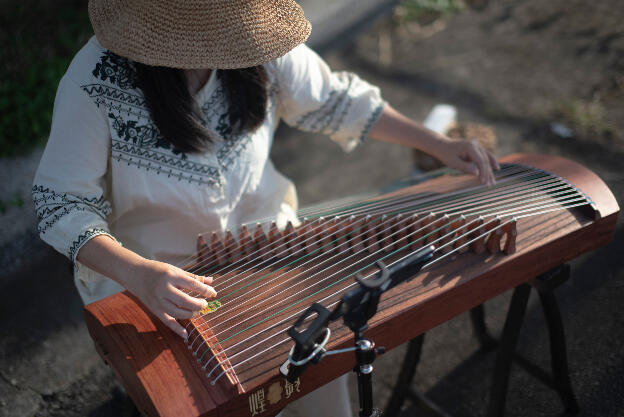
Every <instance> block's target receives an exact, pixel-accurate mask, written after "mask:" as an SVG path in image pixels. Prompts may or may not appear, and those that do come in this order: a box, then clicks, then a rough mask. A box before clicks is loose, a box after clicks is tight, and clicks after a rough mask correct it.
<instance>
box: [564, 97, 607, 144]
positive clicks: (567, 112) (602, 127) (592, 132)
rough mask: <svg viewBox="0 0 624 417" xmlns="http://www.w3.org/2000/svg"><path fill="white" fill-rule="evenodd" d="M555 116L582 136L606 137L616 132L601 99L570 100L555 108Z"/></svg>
mask: <svg viewBox="0 0 624 417" xmlns="http://www.w3.org/2000/svg"><path fill="white" fill-rule="evenodd" d="M554 113H555V118H556V119H557V120H560V121H561V122H562V123H563V124H565V125H567V126H568V127H570V128H571V129H572V130H573V131H574V135H575V136H577V137H581V138H591V137H596V136H599V137H605V138H611V137H613V136H614V134H615V129H614V127H613V126H612V125H611V124H610V123H609V122H608V121H607V119H606V114H607V111H606V109H605V107H604V105H603V104H602V103H601V102H600V101H599V100H591V101H585V100H579V99H575V100H569V101H564V102H562V103H560V104H559V105H558V106H557V108H556V109H555V112H554Z"/></svg>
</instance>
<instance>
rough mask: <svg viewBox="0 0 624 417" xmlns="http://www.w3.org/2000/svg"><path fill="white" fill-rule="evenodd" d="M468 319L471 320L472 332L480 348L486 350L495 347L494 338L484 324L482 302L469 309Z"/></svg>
mask: <svg viewBox="0 0 624 417" xmlns="http://www.w3.org/2000/svg"><path fill="white" fill-rule="evenodd" d="M470 321H471V322H472V329H473V330H474V334H475V336H476V338H477V340H478V341H479V344H480V345H481V350H482V351H488V350H490V349H492V348H494V347H496V344H497V342H496V339H494V338H493V337H492V336H491V335H490V332H488V329H487V326H486V325H485V310H484V308H483V304H479V305H478V306H476V307H474V308H473V309H472V310H470Z"/></svg>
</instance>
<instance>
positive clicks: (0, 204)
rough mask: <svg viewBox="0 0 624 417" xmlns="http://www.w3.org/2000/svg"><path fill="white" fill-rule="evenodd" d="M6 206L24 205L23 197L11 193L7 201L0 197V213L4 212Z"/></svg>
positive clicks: (18, 206) (20, 206)
mask: <svg viewBox="0 0 624 417" xmlns="http://www.w3.org/2000/svg"><path fill="white" fill-rule="evenodd" d="M8 207H17V208H22V207H24V199H23V198H22V196H21V194H19V193H13V195H11V197H9V200H8V201H4V200H3V199H0V215H2V214H5V213H6V211H7V209H8Z"/></svg>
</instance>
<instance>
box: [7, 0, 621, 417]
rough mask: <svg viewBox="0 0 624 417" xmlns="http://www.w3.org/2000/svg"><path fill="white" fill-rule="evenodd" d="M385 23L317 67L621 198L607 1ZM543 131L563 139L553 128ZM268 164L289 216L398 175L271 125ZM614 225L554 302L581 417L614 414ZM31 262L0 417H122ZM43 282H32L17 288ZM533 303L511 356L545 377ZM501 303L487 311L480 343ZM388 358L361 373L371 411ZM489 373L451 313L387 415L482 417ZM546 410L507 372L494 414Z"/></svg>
mask: <svg viewBox="0 0 624 417" xmlns="http://www.w3.org/2000/svg"><path fill="white" fill-rule="evenodd" d="M398 20H399V17H397V16H396V15H395V16H392V17H388V18H385V19H383V20H382V21H381V22H379V23H378V24H377V25H376V26H375V27H374V28H371V30H369V31H367V32H365V33H363V34H361V35H359V36H358V37H357V38H356V39H355V40H354V42H353V44H351V45H350V46H348V47H347V48H343V49H340V50H336V51H333V52H332V53H331V54H329V55H326V56H325V58H326V59H327V60H328V62H329V63H330V65H331V66H332V67H333V68H335V69H348V70H353V71H355V72H357V73H358V74H360V75H361V76H362V77H363V78H365V79H367V80H369V81H370V82H372V83H374V84H377V85H379V86H380V87H381V89H382V92H383V95H384V97H385V98H386V99H387V100H388V101H389V102H390V103H391V104H392V105H393V106H394V107H396V108H397V109H399V110H400V111H402V112H404V113H405V114H407V115H409V116H411V117H414V118H415V119H417V120H422V119H423V118H424V117H425V116H426V114H427V112H428V111H429V110H430V108H431V107H432V106H433V105H434V104H437V103H450V104H454V105H455V106H457V108H458V111H459V118H460V120H470V121H476V122H480V123H485V124H488V125H489V126H492V127H493V128H494V129H495V131H496V133H497V137H498V140H499V146H498V150H497V153H498V154H499V155H505V154H509V153H512V152H519V151H520V152H540V153H551V154H559V155H563V156H566V157H570V158H572V159H574V160H577V161H579V162H581V163H582V164H584V165H586V166H588V167H589V168H591V169H592V170H594V171H595V172H596V173H597V174H598V175H600V176H601V177H602V178H603V179H604V180H605V181H606V182H607V184H608V185H609V187H610V188H611V189H612V191H613V193H614V194H615V195H616V198H617V199H618V201H620V202H621V201H624V166H623V164H622V162H621V161H622V157H623V156H624V136H623V135H624V134H623V133H622V132H624V117H622V114H623V110H624V25H623V24H622V22H623V21H624V4H621V1H618V0H604V1H595V2H587V1H581V0H567V1H566V0H549V1H547V2H544V1H541V0H517V1H512V0H498V1H492V2H490V3H489V4H486V5H485V7H484V8H482V9H467V10H465V11H463V12H461V13H459V14H457V15H455V16H451V17H448V18H444V19H442V20H438V21H436V22H434V23H431V24H429V25H425V26H419V25H416V24H398ZM553 123H558V125H554V127H555V129H554V130H555V131H559V132H563V133H564V134H563V135H562V134H561V133H559V134H557V133H554V132H553ZM561 126H563V127H564V128H566V129H567V130H566V129H563V130H561V129H558V127H561ZM272 155H273V159H274V161H275V163H276V165H277V166H278V168H279V169H280V170H281V171H282V172H283V173H285V174H286V175H287V176H289V177H290V178H292V179H293V180H295V182H296V183H297V186H298V191H299V196H300V200H301V202H302V204H307V203H312V202H315V201H324V200H328V199H330V198H332V197H338V196H344V195H345V194H346V193H356V192H360V191H366V190H370V189H372V188H375V187H379V186H382V185H384V184H386V183H388V182H390V181H392V180H393V179H396V178H399V177H403V176H405V175H407V174H408V173H409V172H410V170H411V169H412V161H411V158H410V155H409V153H407V152H405V151H404V150H403V149H402V148H400V147H397V146H391V145H387V144H382V143H375V142H371V141H369V142H366V143H364V144H363V145H362V146H361V147H360V148H358V149H356V150H355V151H354V152H353V153H351V154H342V153H341V152H340V151H339V148H338V147H337V146H336V145H335V144H333V143H331V142H330V141H329V140H327V139H325V138H322V137H318V136H315V135H310V134H304V133H300V132H297V131H294V130H292V129H290V128H286V127H283V128H280V130H279V131H278V135H277V138H276V141H275V145H274V149H273V154H272ZM622 224H623V220H622V219H621V218H620V220H619V223H618V229H617V232H616V236H615V241H614V242H612V243H611V244H610V245H609V246H607V247H605V248H602V249H600V250H597V251H595V252H593V253H590V254H587V255H586V256H583V257H582V258H581V259H577V260H576V261H574V262H573V276H572V279H571V280H570V282H568V283H566V284H565V285H564V286H563V287H562V288H561V289H560V291H559V293H558V297H559V300H560V303H561V309H562V314H563V317H564V326H565V330H566V336H567V342H568V351H569V361H570V373H571V378H572V384H573V387H574V389H575V392H576V394H577V397H578V401H579V404H580V406H581V410H582V411H581V414H580V415H581V416H596V417H598V416H600V417H616V416H624V350H623V349H622V346H624V311H623V309H622V305H623V302H622V300H624V258H623V257H622V255H621V254H622V253H623V251H624V230H623V228H622ZM33 253H36V255H35V257H34V260H33V262H31V263H29V264H26V266H24V267H22V268H21V269H20V270H18V271H14V272H12V273H11V274H10V276H7V277H3V279H2V281H0V286H1V287H0V288H1V290H0V329H2V330H1V332H2V335H3V336H2V339H0V416H40V417H52V416H85V415H89V416H118V415H124V413H125V410H126V408H127V407H126V406H127V404H126V400H125V396H124V394H123V390H122V388H121V387H120V385H119V383H118V382H117V381H116V380H115V378H114V376H113V375H112V373H111V372H110V370H108V369H107V368H106V366H105V365H104V364H103V363H102V362H101V360H100V359H99V358H98V357H97V355H96V353H95V351H94V350H93V348H92V345H91V341H90V339H89V337H88V334H87V331H86V328H85V326H84V323H83V320H82V312H81V308H82V306H81V304H80V300H79V298H78V295H77V294H76V292H75V290H74V289H73V283H72V282H71V279H70V265H69V264H68V262H67V261H66V260H64V258H63V257H62V256H60V255H58V254H56V253H54V252H53V251H52V250H51V249H49V248H47V247H45V246H44V245H43V244H39V246H36V247H35V248H33ZM42 272H45V273H42ZM42 275H44V276H45V279H42V280H40V281H39V282H40V284H38V285H32V284H30V282H31V281H32V280H31V278H32V277H41V276H42ZM68 294H69V295H68ZM535 301H536V300H535V298H532V300H531V304H530V306H529V311H528V312H527V318H526V324H525V326H524V329H523V331H522V333H521V336H520V343H519V350H520V351H521V352H522V353H523V354H524V355H526V356H528V357H529V358H531V359H533V360H535V361H536V362H538V363H539V364H541V365H543V366H548V355H547V352H548V336H547V334H546V332H545V328H544V323H543V319H542V315H541V311H540V309H539V306H538V305H537V303H536V302H535ZM508 302H509V294H505V295H502V296H500V297H497V298H496V299H494V300H491V301H490V302H488V303H486V312H487V322H488V325H489V326H490V327H491V328H492V329H493V332H494V333H495V334H497V333H498V332H499V331H500V329H501V327H502V323H503V320H504V315H505V313H506V309H507V305H508ZM41 311H45V313H46V314H45V319H42V317H41ZM15 312H20V314H19V316H20V319H19V321H15V320H14V317H15ZM402 350H403V348H398V349H396V350H395V351H393V352H390V353H388V354H386V355H384V356H383V357H382V358H381V359H380V360H379V361H378V362H376V364H377V366H376V374H375V390H376V391H375V392H376V404H377V405H379V406H381V405H383V403H384V402H385V401H386V400H387V398H388V396H389V392H390V390H391V387H392V386H393V383H394V378H395V377H396V367H397V366H398V364H399V363H400V360H401V355H402ZM493 363H494V356H493V355H492V354H482V353H479V352H478V345H477V342H476V340H475V338H474V337H473V336H472V333H471V328H470V326H469V321H468V318H467V316H466V315H462V316H459V317H457V318H455V319H453V320H451V321H449V322H448V323H445V324H444V325H442V326H439V327H438V328H436V329H434V330H432V331H431V332H429V333H427V335H426V340H425V345H424V351H423V356H422V363H421V364H420V366H419V368H418V371H417V375H416V378H415V381H414V383H413V384H412V386H411V387H410V389H411V391H412V394H411V395H410V397H409V398H408V401H407V402H406V404H405V405H404V410H403V414H402V415H404V416H415V415H422V414H419V413H420V412H419V410H418V409H417V408H416V406H415V402H414V401H413V398H414V394H413V393H414V392H416V391H419V392H423V393H426V394H427V395H428V396H429V397H431V398H432V399H434V400H435V401H436V402H437V403H438V404H440V405H441V406H442V407H443V408H444V409H445V410H446V411H447V412H449V413H451V414H452V415H454V416H458V417H460V416H481V415H484V413H485V407H486V404H487V396H488V390H489V374H490V373H491V370H492V367H493ZM561 410H562V408H561V405H560V403H559V401H558V399H557V397H556V395H555V394H553V392H552V391H550V390H549V389H547V388H546V387H544V386H543V385H541V384H540V383H539V382H537V381H536V380H534V379H533V378H531V377H530V376H528V374H526V373H525V372H524V371H522V370H520V369H519V368H514V369H513V371H512V379H511V383H510V390H509V395H508V400H507V414H506V415H507V416H518V417H519V416H531V417H532V416H558V415H560V414H561ZM293 415H294V414H293V413H290V414H287V416H293Z"/></svg>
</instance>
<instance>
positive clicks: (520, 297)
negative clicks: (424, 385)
mask: <svg viewBox="0 0 624 417" xmlns="http://www.w3.org/2000/svg"><path fill="white" fill-rule="evenodd" d="M569 276H570V267H569V266H568V265H561V266H559V267H557V268H554V269H552V270H551V271H549V272H547V273H545V274H542V275H540V276H539V277H537V278H535V279H533V280H531V281H530V284H521V285H520V286H518V287H516V288H515V289H514V292H513V295H512V298H511V303H510V305H509V309H508V311H507V318H506V319H505V326H504V328H503V333H502V336H501V338H500V340H496V339H494V338H493V337H492V336H491V335H490V333H489V332H488V329H487V326H486V324H485V313H484V307H483V305H479V306H477V307H475V308H473V309H472V310H470V319H471V322H472V325H473V328H474V332H475V336H476V337H477V339H478V341H479V344H480V345H481V349H484V350H490V349H492V348H494V347H496V346H497V347H498V350H497V355H496V364H495V367H494V374H493V378H492V386H491V389H490V402H489V404H488V409H487V413H486V416H487V417H502V416H503V415H504V413H505V400H506V396H507V389H508V385H509V373H510V371H511V364H512V361H513V360H515V361H516V362H517V363H518V365H520V366H522V367H523V368H524V369H525V370H527V371H528V372H529V373H530V374H531V375H533V376H534V377H536V378H537V379H538V380H540V381H542V382H543V383H545V384H546V385H547V386H549V387H551V388H552V389H554V390H556V391H557V393H558V394H559V397H560V398H561V401H562V403H563V406H564V407H565V411H566V412H567V413H569V414H576V413H578V411H579V406H578V404H577V402H576V399H575V397H574V392H573V390H572V384H571V383H570V377H569V374H568V359H567V352H566V345H565V335H564V331H563V322H562V320H561V312H560V311H559V305H558V304H557V299H556V298H555V295H554V290H555V288H557V287H558V286H559V285H561V284H562V283H563V282H565V281H566V280H567V279H568V277H569ZM531 287H534V288H535V289H536V290H537V292H538V294H539V297H540V302H541V304H542V309H543V310H544V318H545V320H546V324H547V326H548V334H549V338H550V358H551V368H552V375H549V374H548V373H547V372H545V371H543V370H542V369H541V368H539V367H538V366H536V365H534V364H533V363H531V362H530V361H528V360H527V359H526V358H524V357H522V356H520V355H518V354H517V353H516V352H515V348H516V345H517V343H518V336H519V334H520V329H521V328H522V323H523V321H524V315H525V313H526V308H527V305H528V301H529V296H530V294H531ZM423 340H424V334H423V335H420V336H418V337H417V338H415V339H413V340H412V341H410V343H409V346H408V349H407V352H406V354H405V359H404V363H403V365H402V367H401V371H400V374H399V377H398V379H397V383H396V386H395V389H394V391H393V393H392V396H391V397H390V401H389V402H388V406H387V408H386V412H385V415H387V416H388V417H394V416H396V415H397V414H398V413H399V411H400V409H401V405H402V404H403V401H404V399H405V397H406V396H407V395H408V394H409V393H410V391H409V386H410V384H411V381H412V378H413V377H414V374H415V372H416V366H417V365H418V361H419V359H420V354H421V349H422V343H423ZM417 397H418V398H417V400H418V402H419V403H420V406H421V407H422V408H426V409H428V410H429V414H436V415H438V416H444V415H446V414H444V412H443V411H441V410H440V409H439V408H438V407H437V406H435V404H432V403H431V401H430V400H428V399H427V398H426V397H424V396H422V395H417Z"/></svg>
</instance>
